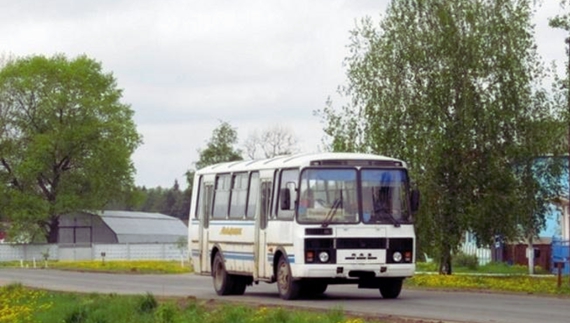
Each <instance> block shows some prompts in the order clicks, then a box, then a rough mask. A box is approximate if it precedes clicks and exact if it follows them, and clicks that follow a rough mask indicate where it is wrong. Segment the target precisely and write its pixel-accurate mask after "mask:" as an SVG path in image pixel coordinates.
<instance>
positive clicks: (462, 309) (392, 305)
mask: <svg viewBox="0 0 570 323" xmlns="http://www.w3.org/2000/svg"><path fill="white" fill-rule="evenodd" d="M12 282H20V283H22V284H23V285H26V286H31V287H38V288H45V289H51V290H61V291H76V292H99V293H120V294H144V293H147V292H150V293H152V294H154V295H156V296H185V297H186V296H194V297H196V298H199V299H223V300H228V301H240V302H246V303H256V304H267V305H287V306H299V307H305V308H314V309H330V308H342V309H344V310H345V311H350V312H354V313H360V314H366V315H370V316H374V317H377V318H382V317H389V316H397V317H407V318H422V319H430V320H436V321H446V322H449V321H456V322H497V323H501V322H512V323H537V322H548V323H568V322H570V299H568V298H556V297H539V296H532V295H512V294H496V293H471V292H457V291H453V292H451V291H430V290H416V289H404V290H403V291H402V294H401V295H400V297H399V298H398V299H395V300H385V299H382V298H381V296H380V293H379V292H378V291H377V290H368V289H358V288H356V286H352V285H344V286H343V285H340V286H329V288H328V289H327V292H326V293H325V295H323V296H321V297H319V298H313V299H303V300H299V301H283V300H281V299H280V298H279V296H278V294H277V286H276V285H275V284H265V283H260V284H259V285H254V286H250V287H248V288H247V290H246V292H245V294H244V295H242V296H224V297H219V296H217V295H216V293H215V292H214V290H213V287H212V281H211V278H210V277H205V276H197V275H193V274H183V275H126V274H103V273H79V272H67V271H58V270H43V269H0V285H5V284H9V283H12Z"/></svg>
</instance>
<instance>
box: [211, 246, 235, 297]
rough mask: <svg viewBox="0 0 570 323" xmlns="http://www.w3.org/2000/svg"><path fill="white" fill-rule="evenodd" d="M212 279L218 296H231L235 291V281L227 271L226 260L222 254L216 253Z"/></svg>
mask: <svg viewBox="0 0 570 323" xmlns="http://www.w3.org/2000/svg"><path fill="white" fill-rule="evenodd" d="M212 277H213V280H214V289H215V290H216V294H218V295H220V296H222V295H230V294H232V292H233V291H234V281H233V279H232V276H231V275H230V274H228V272H227V271H226V266H225V265H224V259H223V258H222V255H220V253H219V252H218V253H216V256H215V257H214V264H213V266H212Z"/></svg>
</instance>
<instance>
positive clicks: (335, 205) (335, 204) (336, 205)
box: [321, 196, 342, 228]
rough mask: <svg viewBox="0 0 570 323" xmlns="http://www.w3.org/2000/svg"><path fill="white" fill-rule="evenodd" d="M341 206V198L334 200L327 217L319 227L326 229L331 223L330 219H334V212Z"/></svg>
mask: <svg viewBox="0 0 570 323" xmlns="http://www.w3.org/2000/svg"><path fill="white" fill-rule="evenodd" d="M341 205H342V196H341V197H339V198H337V199H335V200H334V202H333V205H332V206H331V209H330V211H329V213H327V216H326V217H325V219H324V220H323V224H322V225H321V226H322V227H323V228H326V227H327V226H328V225H329V224H330V223H331V222H332V219H333V218H334V216H335V214H336V211H337V210H338V208H339V207H340V206H341Z"/></svg>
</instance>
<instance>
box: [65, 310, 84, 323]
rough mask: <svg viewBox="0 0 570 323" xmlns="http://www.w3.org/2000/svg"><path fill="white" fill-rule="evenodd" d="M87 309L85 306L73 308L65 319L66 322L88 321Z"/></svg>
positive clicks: (80, 322) (79, 322) (82, 322)
mask: <svg viewBox="0 0 570 323" xmlns="http://www.w3.org/2000/svg"><path fill="white" fill-rule="evenodd" d="M87 313H88V312H87V309H86V308H85V306H79V307H76V308H74V309H72V310H71V312H69V313H68V314H67V315H66V317H65V318H64V319H63V322H65V323H84V322H87V316H88V314H87Z"/></svg>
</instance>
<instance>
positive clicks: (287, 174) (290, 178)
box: [277, 169, 299, 219]
mask: <svg viewBox="0 0 570 323" xmlns="http://www.w3.org/2000/svg"><path fill="white" fill-rule="evenodd" d="M298 181H299V170H298V169H284V170H282V171H281V178H280V179H279V189H278V192H277V193H278V194H279V193H280V192H282V191H283V190H287V189H288V191H289V202H290V203H289V205H288V206H289V208H288V209H285V210H283V209H281V202H282V201H281V200H279V201H278V203H277V206H278V210H277V218H278V219H292V218H293V216H294V215H295V203H296V202H297V192H298V185H296V184H295V183H298ZM278 198H283V197H279V196H278Z"/></svg>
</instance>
